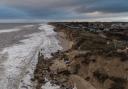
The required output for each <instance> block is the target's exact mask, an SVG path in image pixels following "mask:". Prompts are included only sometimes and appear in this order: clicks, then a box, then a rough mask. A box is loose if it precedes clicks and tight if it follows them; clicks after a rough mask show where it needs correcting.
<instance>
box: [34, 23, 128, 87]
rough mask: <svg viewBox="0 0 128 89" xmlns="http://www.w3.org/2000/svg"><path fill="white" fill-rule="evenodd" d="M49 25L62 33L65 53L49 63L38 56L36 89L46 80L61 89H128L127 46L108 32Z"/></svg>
mask: <svg viewBox="0 0 128 89" xmlns="http://www.w3.org/2000/svg"><path fill="white" fill-rule="evenodd" d="M50 24H51V25H53V26H55V27H56V28H55V31H57V32H58V33H59V34H61V35H60V37H61V38H60V39H61V40H62V39H64V40H62V43H61V44H62V45H63V46H66V47H65V48H66V50H64V51H58V52H56V53H53V54H52V56H53V57H52V58H51V59H49V60H45V59H44V57H43V55H42V56H39V61H38V64H37V67H36V70H35V72H34V75H35V77H34V79H33V81H37V82H38V83H37V88H36V89H41V86H42V84H44V83H45V78H47V79H48V80H50V81H51V83H52V84H56V85H59V86H60V87H61V88H60V89H73V88H74V87H77V89H128V65H127V64H128V52H127V46H128V44H123V41H122V40H121V39H117V36H115V35H112V34H109V33H103V32H102V33H94V32H89V31H86V30H83V29H79V30H76V29H71V28H68V27H65V26H63V25H62V24H59V23H50ZM70 24H71V23H70ZM62 34H63V35H62ZM101 34H102V35H101ZM106 34H109V35H110V36H108V35H106ZM103 35H104V36H103ZM118 38H120V37H118ZM65 40H67V41H65ZM118 41H119V42H120V45H119V44H116V42H118Z"/></svg>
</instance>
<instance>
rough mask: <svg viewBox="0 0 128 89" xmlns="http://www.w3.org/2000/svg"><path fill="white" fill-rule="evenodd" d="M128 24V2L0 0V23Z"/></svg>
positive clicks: (125, 0) (124, 0)
mask: <svg viewBox="0 0 128 89" xmlns="http://www.w3.org/2000/svg"><path fill="white" fill-rule="evenodd" d="M17 19H20V20H23V19H24V20H81V21H84V20H85V21H86V20H87V21H98V20H99V21H128V0H0V20H1V21H3V20H17Z"/></svg>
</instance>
